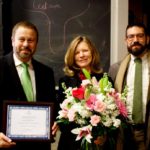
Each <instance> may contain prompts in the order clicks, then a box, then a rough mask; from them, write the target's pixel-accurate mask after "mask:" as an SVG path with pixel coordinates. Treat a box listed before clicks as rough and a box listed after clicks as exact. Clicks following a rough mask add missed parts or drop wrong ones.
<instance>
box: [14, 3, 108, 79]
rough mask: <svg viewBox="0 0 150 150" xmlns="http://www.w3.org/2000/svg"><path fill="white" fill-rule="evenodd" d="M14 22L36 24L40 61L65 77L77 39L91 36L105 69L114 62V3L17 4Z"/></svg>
mask: <svg viewBox="0 0 150 150" xmlns="http://www.w3.org/2000/svg"><path fill="white" fill-rule="evenodd" d="M11 15H12V22H13V23H14V24H15V23H16V22H18V21H20V20H28V21H31V22H33V23H34V24H35V25H36V26H37V28H38V30H39V43H38V48H37V49H38V50H37V52H36V55H35V57H36V59H38V60H40V61H42V62H43V63H45V64H46V65H48V66H51V67H52V68H53V69H54V73H55V76H56V81H58V79H59V78H60V77H61V76H63V71H62V68H63V63H64V62H63V59H64V54H65V52H66V49H67V46H68V45H69V43H70V41H71V40H72V39H73V38H74V37H75V36H77V35H85V36H88V37H89V38H90V39H91V40H92V41H93V43H95V45H96V47H97V49H98V50H99V51H100V54H101V59H102V60H101V62H102V65H103V67H104V69H107V68H108V66H109V59H110V0H25V1H22V0H13V1H12V13H11Z"/></svg>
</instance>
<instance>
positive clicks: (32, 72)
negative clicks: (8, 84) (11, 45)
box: [13, 54, 36, 101]
mask: <svg viewBox="0 0 150 150" xmlns="http://www.w3.org/2000/svg"><path fill="white" fill-rule="evenodd" d="M13 58H14V62H15V66H16V69H17V72H18V75H19V78H20V77H21V73H22V71H23V70H22V67H21V64H22V62H21V61H20V60H19V59H18V58H17V57H16V55H15V54H13ZM28 64H29V67H28V71H29V74H30V78H31V82H32V88H33V93H34V101H36V88H35V87H36V83H35V73H34V70H33V66H32V64H31V61H29V62H28ZM20 81H21V80H20Z"/></svg>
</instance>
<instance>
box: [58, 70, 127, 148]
mask: <svg viewBox="0 0 150 150" xmlns="http://www.w3.org/2000/svg"><path fill="white" fill-rule="evenodd" d="M82 71H83V73H84V75H85V77H86V79H85V80H82V83H81V85H80V87H76V88H72V87H69V88H66V87H65V84H63V85H62V86H63V88H64V93H65V95H66V97H65V99H64V101H63V102H62V103H61V104H60V108H61V110H60V111H59V112H58V113H59V115H58V116H57V120H58V121H57V122H58V123H65V124H66V123H68V124H69V123H72V122H74V123H75V124H76V125H77V126H78V127H77V128H74V129H72V130H71V132H72V133H73V134H76V135H77V137H76V141H78V140H81V148H83V149H84V150H89V149H90V150H91V149H92V150H94V149H100V148H101V147H103V145H104V144H105V142H106V141H109V143H110V144H111V145H112V147H113V145H114V143H115V139H114V135H113V133H114V132H115V131H117V129H118V128H119V126H120V125H121V124H122V123H123V122H124V120H126V118H127V109H126V106H125V104H126V101H125V100H126V95H127V88H125V89H124V92H123V93H122V94H121V93H118V92H116V90H115V89H114V88H113V87H112V83H111V82H110V81H109V80H108V75H107V73H104V75H103V78H101V79H100V80H99V81H97V79H96V78H95V77H92V78H91V76H90V73H89V72H88V71H87V70H85V69H83V70H82ZM112 149H113V148H112Z"/></svg>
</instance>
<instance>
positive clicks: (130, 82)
mask: <svg viewBox="0 0 150 150" xmlns="http://www.w3.org/2000/svg"><path fill="white" fill-rule="evenodd" d="M134 59H135V57H134V56H132V55H131V61H130V63H129V68H128V72H127V86H128V96H127V108H128V111H129V118H130V119H131V120H132V108H133V92H134V76H135V62H134ZM141 59H142V84H143V85H142V93H143V95H142V96H143V121H144V122H145V114H146V104H147V96H148V87H149V65H148V59H147V55H144V56H143V57H142V58H141Z"/></svg>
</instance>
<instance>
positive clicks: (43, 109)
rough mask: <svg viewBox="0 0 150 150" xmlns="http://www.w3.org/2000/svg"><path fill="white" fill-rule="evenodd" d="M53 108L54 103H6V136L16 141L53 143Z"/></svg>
mask: <svg viewBox="0 0 150 150" xmlns="http://www.w3.org/2000/svg"><path fill="white" fill-rule="evenodd" d="M53 107H54V105H53V103H41V102H22V101H5V102H4V106H3V113H4V115H3V117H4V119H3V122H4V123H3V128H4V131H5V134H6V135H7V136H8V137H10V138H11V139H12V140H14V141H32V140H34V141H52V140H53V138H52V134H51V128H52V124H53V120H52V116H53Z"/></svg>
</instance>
